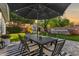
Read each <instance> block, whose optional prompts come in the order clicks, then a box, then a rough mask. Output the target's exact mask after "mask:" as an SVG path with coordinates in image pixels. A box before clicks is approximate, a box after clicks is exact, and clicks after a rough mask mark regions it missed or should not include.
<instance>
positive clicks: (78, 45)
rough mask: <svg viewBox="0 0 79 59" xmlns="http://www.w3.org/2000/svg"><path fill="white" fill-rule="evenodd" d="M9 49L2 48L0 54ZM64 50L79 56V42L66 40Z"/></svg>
mask: <svg viewBox="0 0 79 59" xmlns="http://www.w3.org/2000/svg"><path fill="white" fill-rule="evenodd" d="M7 49H9V48H4V49H0V55H3V54H4V52H6V51H7ZM62 50H63V51H64V52H67V53H68V54H70V55H72V56H79V42H76V41H69V40H66V43H65V45H64V47H63V49H62Z"/></svg>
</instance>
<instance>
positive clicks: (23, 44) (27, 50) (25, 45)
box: [18, 35, 39, 56]
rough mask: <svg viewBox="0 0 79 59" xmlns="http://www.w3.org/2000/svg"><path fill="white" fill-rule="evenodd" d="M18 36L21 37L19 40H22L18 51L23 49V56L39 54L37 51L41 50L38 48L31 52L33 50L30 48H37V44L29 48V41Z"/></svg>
mask: <svg viewBox="0 0 79 59" xmlns="http://www.w3.org/2000/svg"><path fill="white" fill-rule="evenodd" d="M18 36H19V39H20V45H19V48H18V49H21V54H22V55H23V56H25V55H33V54H34V52H36V53H37V51H38V50H39V49H38V48H36V49H34V50H31V49H32V48H31V49H30V47H34V46H36V44H34V45H32V46H29V44H28V43H27V42H28V41H27V40H25V39H22V37H21V35H18ZM37 46H38V45H37Z"/></svg>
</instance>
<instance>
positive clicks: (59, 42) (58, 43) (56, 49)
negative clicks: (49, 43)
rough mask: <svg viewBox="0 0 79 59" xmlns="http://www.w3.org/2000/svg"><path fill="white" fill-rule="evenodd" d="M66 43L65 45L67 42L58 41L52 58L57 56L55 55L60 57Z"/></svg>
mask: <svg viewBox="0 0 79 59" xmlns="http://www.w3.org/2000/svg"><path fill="white" fill-rule="evenodd" d="M64 43H65V40H57V41H56V43H55V48H54V50H53V52H52V56H55V55H59V54H60V52H61V50H62V48H63V46H64Z"/></svg>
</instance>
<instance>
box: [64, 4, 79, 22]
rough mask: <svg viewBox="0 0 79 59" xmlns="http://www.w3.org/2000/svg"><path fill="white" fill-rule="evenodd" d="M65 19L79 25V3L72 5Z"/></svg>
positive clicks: (66, 12)
mask: <svg viewBox="0 0 79 59" xmlns="http://www.w3.org/2000/svg"><path fill="white" fill-rule="evenodd" d="M64 17H65V18H68V19H69V20H70V22H74V24H79V3H72V4H70V5H69V7H68V8H67V9H66V11H65V13H64Z"/></svg>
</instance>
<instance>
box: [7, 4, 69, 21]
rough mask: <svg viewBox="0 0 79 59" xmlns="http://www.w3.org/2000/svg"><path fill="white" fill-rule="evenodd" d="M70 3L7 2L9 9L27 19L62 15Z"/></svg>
mask: <svg viewBox="0 0 79 59" xmlns="http://www.w3.org/2000/svg"><path fill="white" fill-rule="evenodd" d="M69 4H70V3H8V5H9V8H10V10H11V11H14V12H15V13H16V14H17V15H20V16H22V17H25V18H27V19H37V20H43V19H49V18H54V17H56V16H60V15H63V13H64V11H65V10H66V8H67V7H68V6H69Z"/></svg>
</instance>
